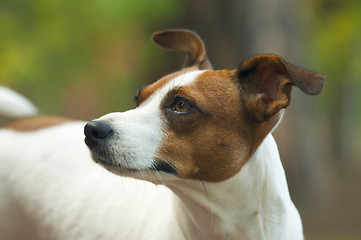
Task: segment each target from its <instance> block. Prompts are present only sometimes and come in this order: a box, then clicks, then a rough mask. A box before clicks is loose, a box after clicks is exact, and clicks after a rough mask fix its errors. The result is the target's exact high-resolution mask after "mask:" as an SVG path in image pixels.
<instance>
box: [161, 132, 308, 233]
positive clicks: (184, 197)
mask: <svg viewBox="0 0 361 240" xmlns="http://www.w3.org/2000/svg"><path fill="white" fill-rule="evenodd" d="M167 185H168V187H169V188H170V189H171V190H172V191H173V192H174V193H175V194H176V195H177V197H175V201H174V202H175V204H176V206H175V209H176V218H177V219H176V221H177V222H178V224H179V226H180V228H181V231H182V233H183V234H184V235H185V237H186V239H239V236H242V239H296V238H293V234H294V236H298V235H297V233H301V234H300V236H302V225H301V221H300V217H299V215H298V213H297V211H296V209H295V207H294V205H293V203H292V201H291V199H290V195H289V191H288V187H287V183H286V178H285V174H284V170H283V167H282V164H281V161H280V158H279V154H278V150H277V145H276V143H275V141H274V139H273V137H272V135H271V134H269V135H268V136H267V137H266V139H265V140H264V141H263V143H262V144H261V146H260V147H259V148H258V150H257V151H256V152H255V154H254V155H253V156H252V158H251V159H250V160H249V162H248V163H247V164H246V165H245V166H244V167H243V168H242V170H241V171H240V172H239V173H238V174H237V175H235V176H234V177H232V178H231V179H228V180H227V181H224V182H220V183H208V182H201V181H199V182H197V181H191V180H189V181H188V180H187V181H182V184H179V182H177V184H172V183H170V184H167ZM289 218H296V219H295V220H293V221H289ZM289 222H293V226H289ZM295 222H296V224H295ZM280 234H283V235H280ZM285 234H286V235H285ZM287 234H292V235H287Z"/></svg>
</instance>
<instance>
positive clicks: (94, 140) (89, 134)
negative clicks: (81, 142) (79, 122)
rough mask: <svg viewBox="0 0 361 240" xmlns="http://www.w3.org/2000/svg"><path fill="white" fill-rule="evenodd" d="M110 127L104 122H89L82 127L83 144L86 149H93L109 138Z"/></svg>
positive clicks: (110, 133) (111, 131)
mask: <svg viewBox="0 0 361 240" xmlns="http://www.w3.org/2000/svg"><path fill="white" fill-rule="evenodd" d="M112 133H113V129H112V127H111V126H110V125H109V124H108V123H106V122H104V121H91V122H88V123H87V124H86V125H85V127H84V134H85V143H86V145H88V147H90V148H92V147H95V146H96V145H97V144H98V143H99V142H100V141H102V140H104V139H106V138H107V137H109V136H111V135H112Z"/></svg>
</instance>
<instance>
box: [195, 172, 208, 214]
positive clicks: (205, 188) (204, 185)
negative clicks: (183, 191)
mask: <svg viewBox="0 0 361 240" xmlns="http://www.w3.org/2000/svg"><path fill="white" fill-rule="evenodd" d="M195 173H196V176H197V178H198V179H199V181H201V183H202V185H203V188H204V192H205V194H206V198H207V202H208V220H209V221H210V219H211V204H210V202H209V195H208V191H207V187H206V184H204V182H203V180H202V179H201V177H200V176H199V174H198V172H195Z"/></svg>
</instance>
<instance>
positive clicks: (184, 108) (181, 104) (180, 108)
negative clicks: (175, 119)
mask: <svg viewBox="0 0 361 240" xmlns="http://www.w3.org/2000/svg"><path fill="white" fill-rule="evenodd" d="M191 109H192V105H191V104H190V103H189V102H188V101H187V100H184V99H178V100H177V101H176V102H175V103H174V105H173V108H172V110H173V111H175V112H178V113H185V112H188V111H190V110H191Z"/></svg>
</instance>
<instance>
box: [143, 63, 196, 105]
mask: <svg viewBox="0 0 361 240" xmlns="http://www.w3.org/2000/svg"><path fill="white" fill-rule="evenodd" d="M195 70H197V68H193V67H191V68H185V69H182V70H180V71H178V72H175V73H172V74H169V75H167V76H165V77H163V78H161V79H159V80H158V81H156V82H154V83H153V84H151V85H149V86H147V87H145V88H142V89H141V90H140V91H139V93H138V98H137V99H138V100H137V105H141V104H142V103H143V102H145V101H146V100H147V99H148V98H149V97H150V96H151V95H153V93H155V92H156V91H157V90H158V89H160V88H162V87H163V86H165V85H166V84H167V83H168V82H169V81H171V80H172V79H174V78H176V77H178V76H180V75H182V74H185V73H187V72H191V71H195Z"/></svg>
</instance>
